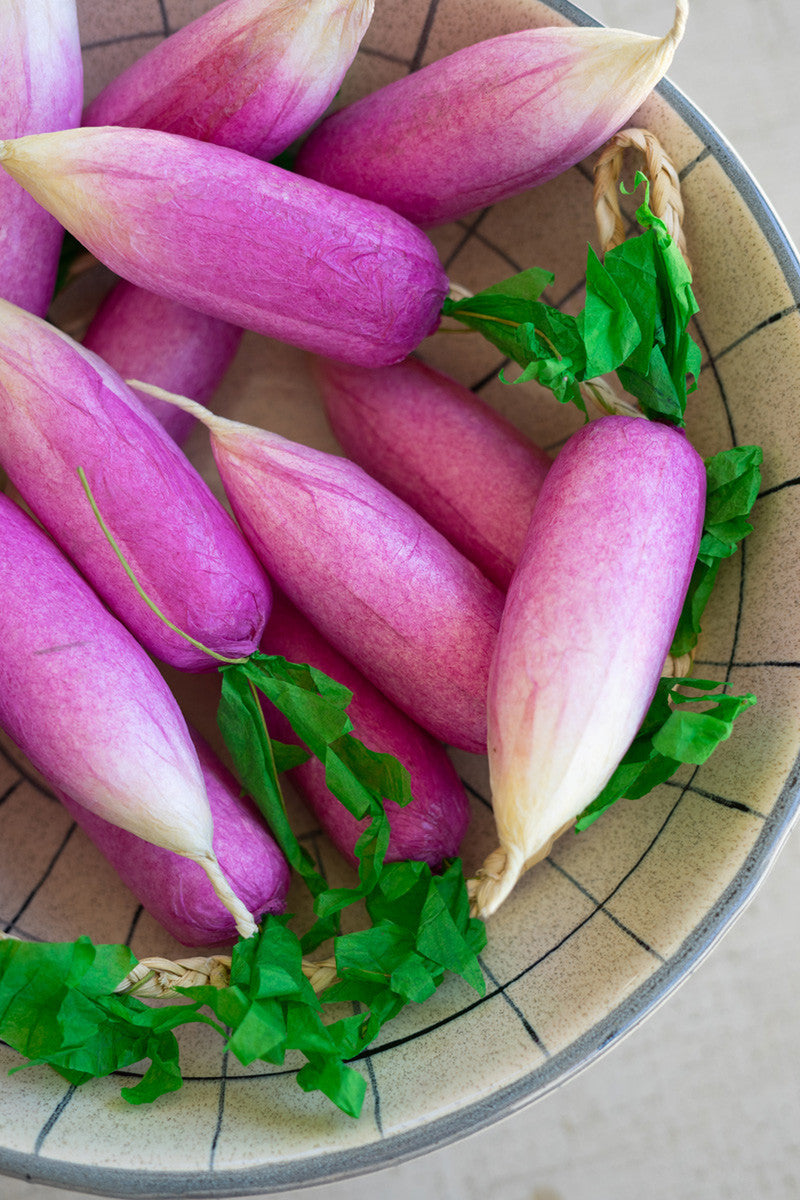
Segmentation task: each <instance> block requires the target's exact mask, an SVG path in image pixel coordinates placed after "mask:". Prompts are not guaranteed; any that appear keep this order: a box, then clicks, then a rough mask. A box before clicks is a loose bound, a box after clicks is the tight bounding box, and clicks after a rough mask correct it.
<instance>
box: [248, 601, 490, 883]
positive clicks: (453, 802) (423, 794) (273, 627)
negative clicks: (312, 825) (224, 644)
mask: <svg viewBox="0 0 800 1200" xmlns="http://www.w3.org/2000/svg"><path fill="white" fill-rule="evenodd" d="M261 649H262V651H263V652H264V653H265V654H280V655H282V656H283V657H284V658H287V659H289V660H290V661H291V662H303V663H309V664H310V665H311V666H312V667H316V668H317V669H318V670H320V671H324V672H325V674H326V675H329V676H331V677H332V678H333V679H335V680H336V681H337V682H338V683H342V684H344V686H345V687H347V688H349V689H350V691H351V692H352V693H353V699H352V700H351V702H350V704H349V705H348V709H347V712H348V716H349V717H350V719H351V720H352V722H353V733H354V734H355V736H356V737H357V738H359V739H360V740H361V741H362V742H364V744H365V745H366V746H367V747H368V748H369V749H370V750H375V751H377V752H379V753H384V754H385V753H388V754H392V755H393V756H394V757H395V758H397V759H398V760H399V761H400V762H401V763H402V764H403V766H404V767H405V768H406V769H407V770H408V773H409V777H410V781H411V792H412V795H413V797H414V799H413V800H412V801H411V803H410V804H407V805H404V806H401V805H399V804H395V803H393V802H392V801H387V802H386V806H385V807H386V814H387V816H388V817H389V821H390V824H391V836H390V839H389V847H388V850H387V852H386V861H387V862H399V861H402V860H404V859H413V860H414V861H416V862H427V863H430V865H431V866H433V867H438V866H440V865H441V863H442V860H443V859H446V858H454V857H455V856H456V855H457V854H458V849H459V846H460V844H461V839H462V838H463V836H464V834H465V832H466V829H467V822H468V820H469V806H468V803H467V797H466V793H465V792H464V787H463V785H462V783H461V781H460V780H459V778H458V775H457V774H456V771H455V769H454V767H453V764H452V763H451V762H450V759H449V758H448V757H447V754H446V753H445V750H444V748H443V747H442V746H441V745H440V744H439V743H438V742H436V741H435V740H434V739H433V738H432V737H431V736H430V735H429V734H427V733H425V732H424V730H422V729H420V727H419V726H418V725H416V724H415V723H414V722H413V721H411V720H410V719H409V718H408V717H407V716H406V715H405V714H404V713H402V712H400V710H399V709H398V708H396V707H395V706H394V705H393V704H391V703H390V701H388V700H387V699H386V697H385V696H384V695H383V694H382V693H381V692H379V691H378V689H377V688H376V687H375V686H374V685H373V684H371V683H370V682H369V680H368V679H366V678H365V677H364V676H363V675H362V674H361V672H360V671H357V670H356V668H355V667H354V666H353V665H352V663H350V662H348V661H347V660H346V659H345V658H343V657H342V655H341V654H339V653H338V651H336V650H334V648H333V646H331V645H330V643H329V642H327V641H326V640H325V638H323V637H322V635H321V634H320V633H319V632H318V631H317V630H316V629H315V628H314V627H313V625H311V623H310V622H309V621H307V620H306V619H305V617H303V616H302V614H301V613H300V612H299V611H298V610H297V608H295V606H294V605H292V604H291V603H290V602H289V601H288V600H287V598H286V597H285V596H283V595H282V594H281V593H280V591H278V590H277V589H276V591H275V596H274V604H273V609H272V613H271V614H270V619H269V621H268V622H267V628H266V630H265V632H264V637H263V638H262V641H261ZM265 709H266V711H267V723H268V726H269V729H270V731H271V732H274V734H275V736H277V737H279V738H280V739H281V740H282V741H296V740H297V739H296V738H295V736H294V734H293V732H292V730H291V727H290V725H289V723H288V721H287V720H286V719H285V717H283V716H282V714H280V713H279V712H278V711H277V709H275V708H274V707H273V706H272V705H268V704H265ZM289 779H290V780H291V781H292V783H293V784H294V785H295V787H296V788H297V789H298V791H299V793H300V795H301V796H302V797H303V799H304V800H305V802H306V804H307V805H308V807H309V808H310V809H311V811H312V812H313V813H314V815H315V816H316V818H317V820H318V821H319V822H320V824H321V826H322V828H323V829H324V830H325V832H326V833H327V834H328V836H329V837H330V839H331V841H332V842H333V844H334V845H335V846H336V848H337V850H339V852H340V853H341V854H342V855H343V856H344V857H345V858H347V859H348V861H350V862H351V863H352V864H353V865H356V863H357V859H356V856H355V853H354V850H355V845H356V842H357V841H358V838H359V835H360V834H361V833H363V831H364V828H365V825H366V822H365V821H358V820H356V818H355V817H354V816H353V815H352V814H351V813H350V812H349V811H348V810H347V809H346V808H345V807H344V805H343V804H341V803H340V802H339V801H338V800H337V799H336V797H335V796H334V795H333V793H332V792H331V791H330V790H329V788H328V786H327V784H326V782H325V767H324V765H323V764H322V763H321V762H320V761H319V759H316V758H313V757H312V758H309V759H308V760H307V761H306V762H304V763H301V764H300V766H298V767H294V768H292V770H291V771H290V772H289Z"/></svg>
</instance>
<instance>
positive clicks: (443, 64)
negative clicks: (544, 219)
mask: <svg viewBox="0 0 800 1200" xmlns="http://www.w3.org/2000/svg"><path fill="white" fill-rule="evenodd" d="M687 9H688V2H687V0H678V3H677V10H676V14H675V21H674V24H673V26H672V29H671V30H670V31H669V33H668V34H667V35H666V36H665V37H663V38H655V37H646V36H643V35H640V34H636V33H629V32H627V31H626V30H621V29H605V28H575V27H569V26H553V27H548V28H542V29H525V30H522V31H520V32H518V33H509V34H505V35H503V36H501V37H497V38H491V39H489V40H487V41H483V42H478V43H477V44H475V45H473V46H468V47H466V48H465V49H463V50H459V51H457V52H456V53H455V54H451V55H449V56H448V57H447V58H442V59H439V60H437V61H435V62H432V63H429V64H428V65H427V66H425V67H423V68H422V69H421V70H419V71H414V72H412V73H411V74H408V75H404V76H402V78H400V79H398V80H395V81H394V82H393V83H390V84H388V85H387V86H386V87H384V88H381V89H379V90H378V91H375V92H372V93H371V94H369V95H368V96H365V97H364V98H363V99H361V100H358V101H356V102H355V103H354V104H351V105H349V106H347V107H345V108H343V109H340V110H339V111H338V112H335V113H333V114H332V115H331V116H329V117H326V119H325V120H324V121H323V122H322V123H321V124H320V125H319V126H317V128H316V129H315V130H313V131H312V133H311V134H310V135H309V137H308V138H307V140H306V141H305V143H304V144H303V146H302V147H301V150H300V154H299V155H298V159H297V170H298V171H300V172H301V173H302V174H304V175H307V176H309V177H310V178H312V179H318V180H321V181H322V182H324V183H327V184H329V185H330V186H331V187H338V188H342V189H343V190H344V191H348V192H352V193H354V194H355V195H357V196H364V197H365V198H367V199H370V200H375V201H377V202H378V203H379V204H385V205H387V206H388V207H389V208H392V209H394V211H395V212H398V213H402V215H403V216H405V217H407V218H408V219H409V220H410V221H414V222H416V223H417V224H419V225H422V226H432V225H440V224H442V223H443V222H445V221H454V220H457V219H458V218H459V217H463V216H465V215H466V214H467V213H470V212H472V211H473V210H475V209H478V208H484V207H485V206H487V205H489V204H494V203H496V201H498V200H502V199H504V198H505V197H507V196H512V195H516V194H518V193H519V192H523V191H525V190H526V189H528V188H530V187H533V186H534V185H536V184H540V183H544V182H545V181H546V180H548V179H552V178H553V177H554V176H556V175H558V174H560V173H561V172H562V171H566V170H567V168H568V167H571V166H574V165H575V163H577V162H580V161H581V159H583V158H586V157H587V156H588V155H589V154H591V153H592V152H593V151H595V150H596V149H597V148H598V147H599V146H601V145H602V144H603V143H604V142H605V141H607V139H608V138H609V137H611V136H612V135H613V134H614V133H616V132H617V131H618V130H619V129H621V128H622V126H623V125H625V124H626V122H627V121H628V120H629V118H630V117H631V115H632V114H633V113H634V112H635V111H636V109H637V108H638V107H639V105H640V104H641V103H642V101H643V100H644V99H645V98H646V97H647V95H648V94H649V93H650V92H651V91H652V89H653V88H654V87H655V85H656V84H657V83H658V81H659V79H660V78H661V77H662V75H663V74H664V73H665V71H666V70H667V69H668V67H669V65H670V62H671V61H672V56H673V53H674V51H675V47H676V46H677V44H678V42H679V41H680V39H681V37H682V36H683V30H684V26H685V24H686V16H687Z"/></svg>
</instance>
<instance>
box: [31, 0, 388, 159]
mask: <svg viewBox="0 0 800 1200" xmlns="http://www.w3.org/2000/svg"><path fill="white" fill-rule="evenodd" d="M373 7H374V0H293V2H292V3H291V4H287V3H286V0H224V2H223V3H221V4H215V5H214V7H213V8H212V9H211V10H210V11H209V12H207V13H203V14H202V16H200V17H198V18H197V19H196V20H194V21H191V22H190V23H189V24H188V25H184V26H183V28H182V29H179V30H177V31H176V32H175V33H173V34H171V35H170V36H169V37H167V38H165V39H164V40H163V41H162V42H159V44H158V45H157V46H155V47H154V48H153V49H152V50H150V51H148V52H147V53H146V54H143V55H142V56H141V58H138V59H136V61H135V62H133V63H132V64H131V65H130V66H129V67H127V68H126V69H125V70H124V71H123V72H122V73H121V74H120V75H118V76H117V77H116V78H115V79H112V80H111V82H110V83H108V84H107V85H106V87H105V88H104V89H103V90H102V92H100V94H99V95H98V96H96V97H95V99H94V100H92V101H91V103H90V104H88V105H87V107H86V110H85V112H84V115H83V123H84V125H129V126H135V127H138V128H140V129H163V130H165V131H167V132H168V133H182V134H185V135H186V136H187V137H193V138H197V139H199V140H200V141H204V142H215V143H216V144H217V145H218V146H231V147H232V148H233V149H234V150H242V151H243V152H244V153H245V154H252V155H254V156H255V157H256V158H264V159H269V158H273V157H274V156H275V155H276V154H279V153H280V152H281V151H282V150H285V149H286V147H287V146H289V145H290V144H291V143H292V142H293V141H294V140H295V138H297V137H299V136H300V134H301V133H304V132H305V131H306V130H307V129H308V128H309V127H310V126H311V125H312V124H313V123H314V121H316V120H317V118H318V117H320V116H322V114H323V113H324V111H325V109H326V108H327V107H328V105H329V103H330V101H331V100H332V99H333V97H334V96H335V94H336V92H337V91H338V89H339V86H340V84H341V82H342V79H343V78H344V75H345V72H346V71H347V69H348V67H349V66H350V64H351V62H352V61H353V58H354V57H355V54H356V51H357V50H358V47H359V44H360V42H361V38H362V37H363V35H364V32H365V31H366V29H367V26H368V25H369V22H370V19H371V17H372V10H373ZM31 132H33V130H31Z"/></svg>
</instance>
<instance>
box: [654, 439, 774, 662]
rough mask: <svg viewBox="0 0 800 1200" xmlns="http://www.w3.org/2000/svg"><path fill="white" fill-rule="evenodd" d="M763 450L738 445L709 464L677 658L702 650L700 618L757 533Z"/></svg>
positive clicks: (676, 640)
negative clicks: (722, 573) (728, 566)
mask: <svg viewBox="0 0 800 1200" xmlns="http://www.w3.org/2000/svg"><path fill="white" fill-rule="evenodd" d="M763 457H764V456H763V452H762V450H761V447H760V446H734V447H733V448H732V449H731V450H723V451H722V452H721V453H719V454H715V455H714V456H713V457H712V458H707V459H706V464H705V465H706V481H707V484H706V487H707V490H706V508H705V515H704V518H703V533H702V536H701V539H700V549H699V552H698V556H697V562H696V564H695V567H694V570H693V572H692V577H691V579H690V581H689V588H688V590H687V593H686V599H685V601H684V604H683V609H682V611H681V615H680V619H679V621H678V626H677V629H676V630H675V636H674V638H673V641H672V647H671V650H670V653H671V654H672V655H674V656H675V657H676V658H679V657H680V656H681V655H682V654H688V653H689V652H690V651H691V650H693V649H694V647H695V646H696V645H697V640H698V638H699V636H700V631H701V617H702V615H703V611H704V609H705V606H706V604H707V603H708V599H709V597H710V595H711V591H712V589H713V586H714V583H715V580H716V577H717V572H718V570H719V566H720V563H721V561H722V560H723V559H724V558H729V557H730V555H732V554H734V553H735V552H736V550H737V549H738V547H739V543H740V542H741V540H742V539H743V538H745V537H746V536H747V534H748V533H751V532H752V529H753V526H752V525H751V524H750V521H749V519H748V518H749V516H750V513H751V511H752V508H753V505H754V504H755V501H756V498H757V496H758V492H759V489H760V487H761V463H762V461H763Z"/></svg>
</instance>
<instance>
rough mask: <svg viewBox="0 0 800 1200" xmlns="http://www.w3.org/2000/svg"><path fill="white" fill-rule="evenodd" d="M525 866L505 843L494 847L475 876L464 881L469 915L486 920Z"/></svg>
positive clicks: (495, 909)
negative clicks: (465, 882)
mask: <svg viewBox="0 0 800 1200" xmlns="http://www.w3.org/2000/svg"><path fill="white" fill-rule="evenodd" d="M524 870H525V863H524V862H523V859H522V857H521V856H520V855H515V854H513V853H511V852H509V851H508V850H507V849H506V847H505V846H498V847H497V849H496V850H493V851H492V853H491V854H490V855H489V857H488V858H487V859H486V861H485V863H484V864H483V866H482V867H480V868H479V869H478V871H477V872H476V873H475V878H474V879H470V880H468V881H467V891H468V893H469V898H470V912H471V914H472V916H473V917H480V919H481V920H482V921H485V920H486V918H487V917H490V916H491V915H492V913H495V912H497V910H498V908H499V907H500V905H501V904H502V903H503V901H504V900H505V899H506V897H507V896H508V895H509V894H510V892H511V891H512V889H513V887H514V885H515V883H516V882H517V880H518V879H519V877H520V875H521V874H522V873H523V871H524Z"/></svg>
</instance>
